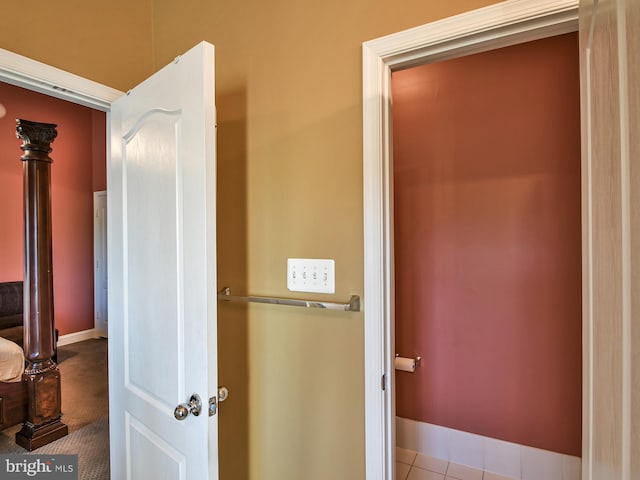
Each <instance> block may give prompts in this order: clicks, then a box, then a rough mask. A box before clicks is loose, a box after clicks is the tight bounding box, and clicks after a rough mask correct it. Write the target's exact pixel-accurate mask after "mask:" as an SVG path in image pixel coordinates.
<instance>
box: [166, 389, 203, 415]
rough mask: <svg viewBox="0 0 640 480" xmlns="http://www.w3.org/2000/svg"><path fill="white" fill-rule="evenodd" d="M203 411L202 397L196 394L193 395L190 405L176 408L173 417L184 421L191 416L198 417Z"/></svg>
mask: <svg viewBox="0 0 640 480" xmlns="http://www.w3.org/2000/svg"><path fill="white" fill-rule="evenodd" d="M201 411H202V402H201V401H200V395H198V394H197V393H194V394H193V395H191V398H190V399H189V403H181V404H180V405H178V406H177V407H176V409H175V410H174V411H173V416H174V417H175V418H176V420H184V419H185V418H187V417H188V416H189V414H191V415H193V416H194V417H197V416H198V415H200V412H201Z"/></svg>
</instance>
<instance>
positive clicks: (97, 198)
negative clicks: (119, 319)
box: [93, 190, 109, 337]
mask: <svg viewBox="0 0 640 480" xmlns="http://www.w3.org/2000/svg"><path fill="white" fill-rule="evenodd" d="M101 207H102V208H105V209H106V208H107V191H106V190H101V191H99V192H93V328H94V331H95V333H96V335H98V336H100V337H107V336H108V318H109V317H108V309H107V298H102V297H103V295H104V291H105V288H104V284H103V283H102V282H101V277H102V276H103V275H102V273H103V272H104V271H105V269H106V268H107V261H106V258H104V257H106V249H107V228H106V225H107V219H106V216H99V208H101ZM98 217H99V218H100V220H98ZM103 226H104V228H102V227H103ZM96 257H97V258H96ZM101 260H102V263H103V264H102V265H100V261H101ZM107 275H108V272H107ZM99 299H100V301H98V300H99ZM105 310H106V311H105Z"/></svg>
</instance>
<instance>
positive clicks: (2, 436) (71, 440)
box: [0, 338, 109, 480]
mask: <svg viewBox="0 0 640 480" xmlns="http://www.w3.org/2000/svg"><path fill="white" fill-rule="evenodd" d="M58 367H59V369H60V376H61V385H62V412H63V416H62V421H63V422H64V423H66V424H67V426H68V427H69V435H68V436H66V437H63V438H61V439H59V440H56V441H55V442H52V443H50V444H48V445H45V446H44V447H41V448H39V449H37V450H34V451H33V452H32V453H35V454H52V455H55V454H78V472H79V475H78V478H79V479H80V480H108V479H109V392H108V376H107V340H106V339H101V338H99V339H93V340H86V341H84V342H78V343H74V344H71V345H66V346H64V347H59V348H58ZM20 428H21V425H16V426H15V427H11V428H7V429H5V430H3V431H2V432H0V453H27V452H26V450H24V449H22V448H21V447H19V446H17V445H16V444H15V434H16V432H18V431H19V430H20Z"/></svg>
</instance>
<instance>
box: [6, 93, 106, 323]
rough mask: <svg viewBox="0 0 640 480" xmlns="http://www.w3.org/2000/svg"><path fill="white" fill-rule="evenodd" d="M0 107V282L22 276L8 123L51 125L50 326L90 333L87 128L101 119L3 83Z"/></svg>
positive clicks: (18, 187) (18, 168) (15, 154)
mask: <svg viewBox="0 0 640 480" xmlns="http://www.w3.org/2000/svg"><path fill="white" fill-rule="evenodd" d="M0 103H2V104H3V105H4V106H5V107H6V109H7V114H6V116H5V117H3V118H0V205H2V210H1V211H0V224H1V225H2V228H1V229H0V281H2V282H5V281H12V280H22V278H23V264H24V254H23V251H24V245H23V218H22V194H23V192H22V190H23V187H22V162H21V161H20V156H21V154H22V151H21V150H20V145H21V141H20V140H18V139H17V138H16V135H15V119H16V118H24V119H27V120H35V121H42V122H48V123H56V124H57V125H58V137H57V138H56V139H55V140H54V142H53V143H52V145H51V146H52V148H53V151H52V152H51V154H50V156H51V158H52V159H53V164H52V165H51V202H52V228H53V271H54V274H53V288H54V311H55V322H56V327H57V328H58V329H59V331H60V334H61V335H64V334H67V333H72V332H77V331H82V330H86V329H90V328H93V206H92V205H93V194H92V191H93V190H92V182H93V173H92V169H93V168H92V164H93V161H92V158H91V154H92V151H93V146H92V139H93V130H92V124H93V119H94V116H95V119H96V123H97V124H98V126H99V128H103V129H104V117H105V114H104V113H101V112H100V113H98V114H97V115H96V114H94V113H93V112H92V110H91V109H89V108H86V107H82V106H79V105H75V104H72V103H68V102H64V101H62V100H58V99H55V98H52V97H48V96H45V95H41V94H38V93H35V92H31V91H28V90H24V89H21V88H19V87H14V86H12V85H8V84H4V83H0ZM103 135H104V130H103ZM101 159H102V162H104V160H105V150H102V156H101ZM103 165H104V164H103ZM103 168H104V166H103Z"/></svg>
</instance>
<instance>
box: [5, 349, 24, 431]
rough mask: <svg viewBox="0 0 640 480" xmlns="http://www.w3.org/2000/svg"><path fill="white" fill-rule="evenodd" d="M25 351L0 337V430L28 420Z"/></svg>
mask: <svg viewBox="0 0 640 480" xmlns="http://www.w3.org/2000/svg"><path fill="white" fill-rule="evenodd" d="M23 372H24V351H23V350H22V348H21V347H20V346H19V345H18V344H17V343H15V342H12V341H11V340H7V339H6V338H2V337H0V430H2V429H4V428H7V427H11V426H13V425H16V424H18V423H21V422H23V421H24V420H25V419H26V418H27V388H26V383H25V382H24V381H23V379H22V374H23Z"/></svg>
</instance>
